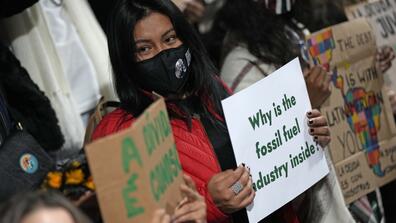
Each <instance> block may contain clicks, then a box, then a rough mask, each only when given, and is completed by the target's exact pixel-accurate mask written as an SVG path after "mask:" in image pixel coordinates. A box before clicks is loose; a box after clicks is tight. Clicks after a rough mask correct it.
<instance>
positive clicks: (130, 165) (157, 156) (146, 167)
mask: <svg viewBox="0 0 396 223" xmlns="http://www.w3.org/2000/svg"><path fill="white" fill-rule="evenodd" d="M149 148H153V149H151V150H150V149H149ZM85 151H86V154H87V158H88V163H89V167H90V170H91V173H92V176H93V179H94V182H95V185H96V188H97V191H96V192H97V194H98V200H99V206H100V209H101V213H102V216H103V219H104V221H105V222H106V223H117V222H120V223H121V222H122V223H124V222H126V223H129V222H150V221H151V218H152V216H153V213H154V211H155V210H156V209H157V208H160V207H161V208H166V210H167V212H168V213H169V214H172V213H173V210H174V208H175V207H176V205H177V204H178V203H179V202H180V201H181V199H182V196H181V192H180V189H179V188H180V185H181V183H182V182H183V178H182V170H181V166H180V162H179V159H178V154H177V151H176V147H175V142H174V138H173V134H172V128H171V126H170V123H169V118H168V114H167V111H166V107H165V103H164V100H163V99H158V100H157V101H156V102H154V103H153V104H152V105H151V106H150V107H149V108H148V109H147V110H146V111H145V112H144V113H143V114H142V115H141V116H140V117H139V118H138V119H137V120H136V121H134V123H133V125H132V127H130V128H129V129H126V130H124V131H121V132H119V133H116V134H114V135H111V136H108V137H105V138H102V139H99V140H97V141H94V142H93V143H91V144H89V145H87V146H86V148H85ZM137 154H138V155H137ZM152 179H154V180H153V181H151V180H152ZM159 182H162V183H159ZM156 198H157V199H156Z"/></svg>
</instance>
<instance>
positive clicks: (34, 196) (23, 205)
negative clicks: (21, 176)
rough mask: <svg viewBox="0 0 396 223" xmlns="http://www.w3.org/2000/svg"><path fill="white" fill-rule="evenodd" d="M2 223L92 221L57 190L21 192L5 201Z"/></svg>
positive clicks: (87, 222) (0, 219)
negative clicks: (56, 191)
mask: <svg viewBox="0 0 396 223" xmlns="http://www.w3.org/2000/svg"><path fill="white" fill-rule="evenodd" d="M0 216H1V217H0V222H1V223H52V222H57V223H90V222H91V221H90V220H89V219H88V218H87V217H86V216H85V215H83V214H82V213H81V212H80V210H78V209H77V208H76V207H75V206H74V205H73V204H72V203H71V202H69V201H68V200H67V199H66V198H64V197H63V196H61V195H59V194H57V193H55V192H44V191H42V192H34V193H29V194H20V195H18V196H15V197H14V198H13V199H11V200H10V201H9V202H8V203H5V204H4V206H3V209H2V210H1V211H0Z"/></svg>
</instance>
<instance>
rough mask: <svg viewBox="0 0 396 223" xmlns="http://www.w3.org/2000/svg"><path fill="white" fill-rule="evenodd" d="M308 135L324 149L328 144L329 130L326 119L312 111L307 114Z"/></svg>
mask: <svg viewBox="0 0 396 223" xmlns="http://www.w3.org/2000/svg"><path fill="white" fill-rule="evenodd" d="M307 117H308V126H309V134H310V135H312V136H313V137H314V141H315V142H317V143H319V145H320V146H322V147H325V146H327V145H328V144H329V143H330V140H331V137H330V128H329V126H328V125H327V120H326V118H325V117H324V116H323V115H322V114H321V113H320V111H318V110H317V109H314V110H312V111H310V112H308V113H307Z"/></svg>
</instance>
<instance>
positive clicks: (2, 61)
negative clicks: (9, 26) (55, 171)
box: [0, 44, 64, 151]
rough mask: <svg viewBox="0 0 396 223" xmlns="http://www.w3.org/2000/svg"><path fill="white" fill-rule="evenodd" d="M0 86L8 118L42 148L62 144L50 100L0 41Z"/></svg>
mask: <svg viewBox="0 0 396 223" xmlns="http://www.w3.org/2000/svg"><path fill="white" fill-rule="evenodd" d="M0 87H1V89H2V92H3V93H4V97H5V99H6V101H7V103H8V109H9V111H10V113H11V116H12V118H13V119H14V121H16V122H20V123H21V124H22V126H23V127H24V129H25V130H26V131H28V132H29V133H30V134H31V135H32V136H33V137H34V138H35V139H36V140H37V142H38V143H39V144H40V145H41V146H42V147H43V148H44V149H45V150H46V151H54V150H58V149H60V148H61V147H62V145H63V143H64V138H63V135H62V133H61V130H60V127H59V125H58V119H57V117H56V114H55V111H54V110H53V108H52V107H51V103H50V101H49V100H48V98H47V97H46V96H45V94H44V92H42V91H41V90H40V89H39V87H38V86H37V85H36V84H35V83H34V82H33V81H32V79H31V78H30V76H29V74H28V72H27V71H26V70H25V68H23V67H22V66H21V64H20V62H19V61H18V59H17V58H16V57H15V56H14V55H13V54H12V53H11V51H10V50H9V49H8V48H7V47H6V46H4V45H2V44H0Z"/></svg>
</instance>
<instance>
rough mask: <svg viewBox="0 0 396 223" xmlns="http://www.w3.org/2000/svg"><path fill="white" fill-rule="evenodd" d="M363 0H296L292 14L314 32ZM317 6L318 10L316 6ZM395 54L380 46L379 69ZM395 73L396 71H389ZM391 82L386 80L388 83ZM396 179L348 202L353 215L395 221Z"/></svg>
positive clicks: (365, 219) (390, 93)
mask: <svg viewBox="0 0 396 223" xmlns="http://www.w3.org/2000/svg"><path fill="white" fill-rule="evenodd" d="M362 2H365V1H361V0H335V1H334V0H324V1H315V0H301V1H297V2H296V4H295V7H294V9H293V11H292V12H291V13H292V14H293V16H294V17H295V18H296V19H298V20H299V21H300V22H302V23H304V24H306V26H307V27H308V28H309V29H310V31H312V32H315V31H318V30H320V29H323V28H326V27H328V26H332V25H336V24H338V23H341V22H346V21H347V20H348V19H347V17H346V15H345V11H344V7H346V6H349V5H352V4H357V3H362ZM313 9H315V10H313ZM394 58H395V53H394V50H393V49H392V48H391V47H390V46H384V47H381V48H379V49H378V52H377V56H376V68H377V71H378V72H379V73H382V74H384V73H386V72H387V71H388V70H389V68H390V67H391V66H392V60H393V59H394ZM388 75H395V74H388ZM387 84H389V83H385V85H387ZM385 91H386V93H387V94H388V96H389V100H390V102H391V106H392V109H393V113H394V114H396V112H395V111H396V109H395V108H396V100H395V93H394V91H393V90H392V89H391V88H389V87H386V89H385ZM395 188H396V182H393V183H389V184H387V185H385V186H383V187H381V188H380V189H378V190H377V192H373V193H370V194H368V195H367V196H363V197H362V198H360V199H359V200H357V201H356V202H353V203H351V204H350V205H349V210H350V212H351V213H352V215H353V216H354V218H355V219H356V220H357V221H359V222H373V223H375V222H382V221H383V220H384V219H385V220H386V221H387V222H396V214H395V212H394V211H393V210H394V207H395V205H396V201H395V199H393V198H392V197H393V194H394V193H395Z"/></svg>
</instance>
